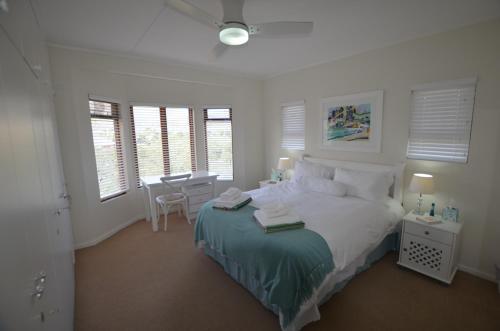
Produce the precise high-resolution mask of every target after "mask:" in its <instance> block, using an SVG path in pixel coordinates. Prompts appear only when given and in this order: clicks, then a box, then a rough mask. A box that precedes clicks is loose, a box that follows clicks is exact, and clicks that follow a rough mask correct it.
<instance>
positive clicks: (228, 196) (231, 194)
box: [219, 187, 241, 201]
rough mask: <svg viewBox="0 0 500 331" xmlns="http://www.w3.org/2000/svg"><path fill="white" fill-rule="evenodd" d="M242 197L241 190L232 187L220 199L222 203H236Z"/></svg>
mask: <svg viewBox="0 0 500 331" xmlns="http://www.w3.org/2000/svg"><path fill="white" fill-rule="evenodd" d="M240 196H241V190H240V189H238V188H236V187H230V188H228V189H227V190H226V191H225V192H223V193H221V195H220V197H219V199H220V200H221V201H234V200H237V199H239V198H240Z"/></svg>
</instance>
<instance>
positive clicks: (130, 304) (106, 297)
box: [75, 216, 500, 331]
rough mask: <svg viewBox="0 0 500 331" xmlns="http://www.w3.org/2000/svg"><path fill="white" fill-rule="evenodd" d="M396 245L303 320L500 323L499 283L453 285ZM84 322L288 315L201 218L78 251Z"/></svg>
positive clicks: (235, 324) (271, 323)
mask: <svg viewBox="0 0 500 331" xmlns="http://www.w3.org/2000/svg"><path fill="white" fill-rule="evenodd" d="M395 260H396V255H395V254H389V255H387V256H386V257H385V258H384V259H383V260H381V261H380V262H378V263H377V264H376V265H374V266H373V267H372V268H370V269H369V270H368V271H366V272H364V273H361V274H360V275H358V276H357V277H356V278H355V279H354V280H353V281H351V282H350V283H349V284H348V285H347V287H346V288H345V289H344V290H343V291H342V292H340V293H339V294H337V295H335V296H334V297H333V298H332V299H331V300H330V301H329V302H327V303H326V304H325V305H323V306H322V307H321V309H320V310H321V316H322V317H321V320H320V321H318V322H314V323H312V324H309V325H308V326H307V327H305V328H304V329H303V330H305V331H313V330H496V331H498V330H500V295H499V294H498V293H497V291H496V285H495V284H494V283H491V282H488V281H484V280H481V279H478V278H475V277H473V276H470V275H468V274H465V273H462V272H459V273H458V274H457V276H456V278H455V281H454V282H453V285H451V286H444V285H442V284H440V283H438V282H436V281H433V280H431V279H429V278H427V277H424V276H421V275H419V274H417V273H414V272H411V271H407V270H403V269H400V268H399V267H397V266H396V264H395ZM75 326H76V330H79V331H83V330H92V331H98V330H107V331H113V330H120V331H123V330H141V331H148V330H239V331H243V330H274V331H277V330H279V325H278V318H277V317H276V316H275V315H273V314H272V313H271V312H269V311H268V310H266V309H265V308H264V307H263V306H261V304H260V303H259V302H258V301H257V300H256V299H254V298H253V296H252V295H251V294H250V293H249V292H247V291H246V290H245V289H244V288H242V287H241V286H239V285H238V284H237V283H235V282H234V281H233V280H232V279H231V278H230V277H229V276H227V275H226V274H225V273H224V271H223V270H222V269H221V267H219V265H217V264H216V263H215V262H214V261H212V260H211V259H210V258H208V257H206V256H205V255H204V254H202V252H200V251H199V250H197V249H195V248H194V245H193V226H192V225H188V224H187V222H186V221H185V220H184V219H180V218H177V217H176V216H172V217H171V218H170V222H169V231H168V232H157V233H152V231H151V227H150V224H149V223H146V222H145V221H141V222H138V223H136V224H133V225H131V226H129V227H128V228H126V229H124V230H122V231H121V232H119V233H118V234H116V235H115V236H113V237H112V238H110V239H108V240H106V241H104V242H102V243H100V244H99V245H97V246H94V247H91V248H86V249H82V250H79V251H77V253H76V312H75Z"/></svg>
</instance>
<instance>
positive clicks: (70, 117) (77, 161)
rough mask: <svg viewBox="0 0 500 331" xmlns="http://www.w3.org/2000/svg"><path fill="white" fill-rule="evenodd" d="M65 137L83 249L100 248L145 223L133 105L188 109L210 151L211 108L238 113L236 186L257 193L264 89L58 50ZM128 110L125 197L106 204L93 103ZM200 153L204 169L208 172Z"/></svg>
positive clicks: (55, 62)
mask: <svg viewBox="0 0 500 331" xmlns="http://www.w3.org/2000/svg"><path fill="white" fill-rule="evenodd" d="M49 50H50V58H51V66H52V75H53V80H54V86H55V91H56V96H55V103H56V112H57V120H58V127H59V135H60V138H61V147H62V154H63V163H64V170H65V174H66V180H67V184H68V190H69V192H70V194H71V195H72V198H73V204H72V210H71V214H72V220H73V223H74V233H75V242H76V247H83V246H87V245H91V244H94V243H96V242H97V241H99V240H100V239H102V238H105V237H106V236H108V235H109V234H111V233H114V232H115V231H117V230H118V229H121V228H122V227H124V226H126V225H128V224H130V223H131V222H133V221H135V220H137V219H139V218H142V217H143V216H144V206H143V200H142V191H141V190H139V189H137V188H136V187H135V177H134V176H135V173H134V170H133V164H134V163H133V158H132V149H131V144H130V141H131V137H130V123H129V116H128V106H129V102H148V103H159V104H166V105H188V106H191V107H193V108H194V109H195V125H196V126H197V130H196V131H197V132H196V133H198V134H197V136H196V140H197V142H196V148H197V150H198V151H203V148H204V147H203V144H204V139H203V136H202V135H201V134H200V133H202V132H203V130H201V128H202V126H201V125H202V113H201V110H202V108H203V106H206V105H231V106H232V108H233V134H234V138H233V139H234V140H233V141H234V182H233V183H220V185H218V190H221V189H223V188H224V187H227V186H229V185H235V186H238V187H241V188H243V189H251V188H255V187H256V186H257V185H258V180H260V179H262V178H263V177H264V149H263V146H264V143H263V118H262V95H263V93H262V82H260V81H257V80H251V79H245V78H240V77H237V76H231V75H227V74H222V73H216V72H210V71H204V70H197V69H192V68H189V67H183V66H171V65H166V64H160V63H153V62H149V61H144V60H138V59H132V58H125V57H118V56H111V55H105V54H97V53H91V52H86V51H77V50H70V49H65V48H60V47H50V49H49ZM89 94H92V95H97V96H102V97H108V98H112V99H115V100H117V101H119V102H120V103H121V107H122V111H123V115H124V116H122V119H123V128H124V138H123V139H124V143H125V152H126V162H127V175H128V182H129V186H130V189H129V191H128V192H127V194H125V195H124V196H120V197H118V198H116V199H112V200H109V201H107V202H104V203H101V202H100V200H99V188H98V184H97V171H96V166H95V156H94V152H93V146H92V131H91V126H90V117H89V110H88V95H89ZM203 154H204V153H202V152H197V155H198V156H199V158H198V159H197V164H198V169H200V170H201V169H204V168H205V162H204V155H203Z"/></svg>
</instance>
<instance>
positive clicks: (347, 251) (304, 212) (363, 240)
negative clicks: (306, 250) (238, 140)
mask: <svg viewBox="0 0 500 331" xmlns="http://www.w3.org/2000/svg"><path fill="white" fill-rule="evenodd" d="M247 193H248V194H250V196H251V197H252V199H253V201H252V203H251V205H253V206H254V207H256V208H259V207H260V206H263V205H266V204H268V203H278V202H281V203H284V204H286V205H288V206H289V207H290V208H291V209H292V210H293V211H294V212H296V213H297V214H298V215H299V216H300V217H301V220H302V221H304V222H305V227H306V228H307V229H310V230H312V231H315V232H316V233H318V234H319V235H321V236H322V237H323V238H324V239H325V241H326V243H327V244H328V247H329V248H330V250H331V252H332V256H333V260H334V263H335V269H334V270H333V271H332V272H331V273H330V274H328V275H327V276H326V277H325V279H324V280H323V282H322V284H321V285H320V286H319V288H317V289H316V290H315V291H314V293H313V295H312V296H311V298H310V299H309V300H307V301H306V302H304V303H303V304H302V305H301V308H300V311H299V313H298V314H297V315H296V317H295V319H294V320H293V321H292V322H291V323H290V324H289V325H288V326H287V328H286V330H285V331H298V330H300V329H301V328H302V327H303V326H304V325H306V324H308V323H310V322H313V321H317V320H319V319H320V313H319V304H320V302H321V301H322V300H323V299H324V298H325V297H326V296H327V295H328V294H329V293H331V291H333V289H334V288H335V285H336V284H338V283H340V282H342V281H344V280H345V279H347V278H349V277H351V276H353V275H354V274H355V273H356V270H357V269H358V268H359V267H361V266H362V265H364V264H365V262H366V258H367V257H368V255H369V254H370V253H371V252H372V250H373V249H375V248H376V247H377V246H378V245H379V244H380V243H381V242H382V240H383V239H384V238H385V237H386V235H388V234H389V233H391V232H393V231H394V228H395V227H396V225H397V224H398V223H399V221H400V220H401V219H402V218H403V216H404V213H405V212H404V209H403V208H402V207H401V204H400V203H399V202H398V201H397V200H395V199H389V198H388V199H387V200H386V201H366V200H363V199H360V198H355V197H349V196H346V197H336V196H333V195H327V194H322V193H317V192H312V191H310V190H308V189H307V188H306V187H305V186H303V185H301V184H300V183H295V182H285V183H280V184H279V185H272V186H266V187H264V188H262V189H257V190H253V191H249V192H247ZM280 319H281V316H280Z"/></svg>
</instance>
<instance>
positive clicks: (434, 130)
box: [407, 81, 476, 163]
mask: <svg viewBox="0 0 500 331" xmlns="http://www.w3.org/2000/svg"><path fill="white" fill-rule="evenodd" d="M475 91H476V85H475V82H473V81H469V82H467V83H464V82H456V83H453V82H451V83H443V84H441V85H440V84H433V85H432V88H427V89H426V88H423V89H418V90H414V91H412V107H413V109H412V113H411V122H410V136H409V139H408V149H407V156H408V158H410V159H420V160H435V161H449V162H460V163H466V162H467V158H468V155H469V141H470V133H471V126H472V113H473V109H474V97H475Z"/></svg>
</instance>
